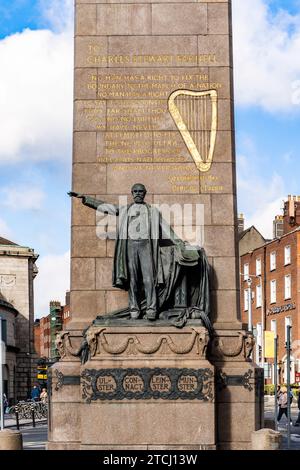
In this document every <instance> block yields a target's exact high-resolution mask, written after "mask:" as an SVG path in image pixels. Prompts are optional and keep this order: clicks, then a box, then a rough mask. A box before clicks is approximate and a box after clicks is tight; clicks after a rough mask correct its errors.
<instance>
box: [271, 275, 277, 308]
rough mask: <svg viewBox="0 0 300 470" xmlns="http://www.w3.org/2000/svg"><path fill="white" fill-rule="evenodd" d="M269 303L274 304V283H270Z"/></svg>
mask: <svg viewBox="0 0 300 470" xmlns="http://www.w3.org/2000/svg"><path fill="white" fill-rule="evenodd" d="M270 293H271V295H270V302H271V304H276V281H271V282H270Z"/></svg>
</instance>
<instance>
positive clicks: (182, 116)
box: [168, 90, 218, 172]
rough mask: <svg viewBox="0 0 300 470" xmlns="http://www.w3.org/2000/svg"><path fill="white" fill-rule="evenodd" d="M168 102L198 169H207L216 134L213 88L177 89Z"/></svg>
mask: <svg viewBox="0 0 300 470" xmlns="http://www.w3.org/2000/svg"><path fill="white" fill-rule="evenodd" d="M168 106H169V112H170V114H171V116H172V118H173V120H174V122H175V124H176V126H177V128H178V130H179V132H180V134H181V136H182V138H183V140H184V142H185V145H186V146H187V148H188V149H189V151H190V153H191V155H192V157H193V159H194V162H195V164H196V166H197V168H198V170H199V171H201V172H207V171H209V170H210V168H211V165H212V162H213V156H214V150H215V145H216V136H217V121H218V93H217V91H216V90H209V91H190V90H177V91H174V92H173V93H172V94H171V95H170V97H169V100H168Z"/></svg>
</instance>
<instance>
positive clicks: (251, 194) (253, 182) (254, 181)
mask: <svg viewBox="0 0 300 470" xmlns="http://www.w3.org/2000/svg"><path fill="white" fill-rule="evenodd" d="M243 147H244V150H245V153H244V154H240V155H238V157H237V167H238V180H237V187H238V201H239V211H240V212H243V213H244V215H245V218H246V221H245V225H246V228H247V227H250V226H251V225H255V227H256V228H257V229H258V230H259V231H260V232H261V233H262V235H263V236H264V237H265V238H272V237H273V220H274V218H275V216H276V215H281V214H282V207H283V203H282V201H283V200H284V199H285V197H286V194H287V193H288V191H287V190H286V186H285V183H284V179H283V177H282V176H281V175H279V174H278V173H276V172H275V171H272V169H270V170H269V172H267V173H266V174H262V173H261V164H260V160H261V159H262V160H263V156H262V155H261V154H260V153H259V151H258V150H257V149H256V148H255V144H254V142H253V141H252V140H251V139H250V138H249V137H248V136H245V137H244V139H243Z"/></svg>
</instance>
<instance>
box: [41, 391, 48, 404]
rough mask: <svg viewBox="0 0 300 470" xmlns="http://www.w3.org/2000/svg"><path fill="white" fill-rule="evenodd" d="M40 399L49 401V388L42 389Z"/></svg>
mask: <svg viewBox="0 0 300 470" xmlns="http://www.w3.org/2000/svg"><path fill="white" fill-rule="evenodd" d="M40 400H41V401H42V402H43V403H47V401H48V393H47V390H46V389H45V388H43V389H42V391H41V394H40Z"/></svg>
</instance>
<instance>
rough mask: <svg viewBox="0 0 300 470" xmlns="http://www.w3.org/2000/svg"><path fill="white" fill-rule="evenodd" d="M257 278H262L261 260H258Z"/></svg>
mask: <svg viewBox="0 0 300 470" xmlns="http://www.w3.org/2000/svg"><path fill="white" fill-rule="evenodd" d="M256 276H261V258H256Z"/></svg>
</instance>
